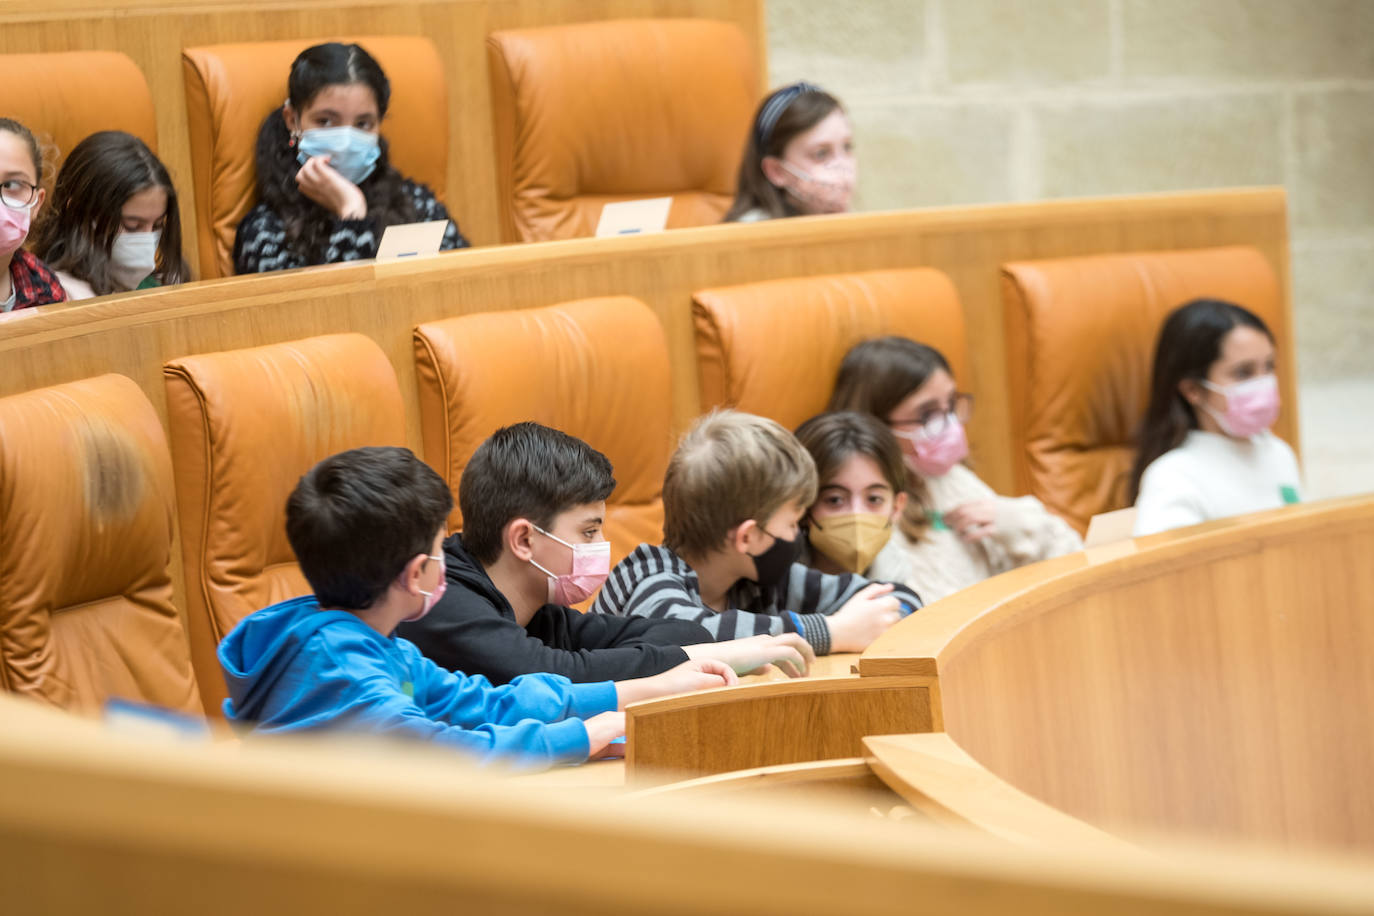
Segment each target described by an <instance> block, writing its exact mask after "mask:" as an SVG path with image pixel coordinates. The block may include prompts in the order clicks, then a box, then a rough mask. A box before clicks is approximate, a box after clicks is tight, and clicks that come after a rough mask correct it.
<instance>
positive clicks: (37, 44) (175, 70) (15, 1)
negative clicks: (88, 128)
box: [0, 0, 768, 265]
mask: <svg viewBox="0 0 1374 916" xmlns="http://www.w3.org/2000/svg"><path fill="white" fill-rule="evenodd" d="M674 16H683V17H700V18H708V19H720V20H724V21H727V22H733V23H735V24H737V25H738V26H739V27H740V28H741V29H742V30H743V31H744V34H745V36H746V37H747V38H749V39H750V40H751V41H753V42H754V43H755V44H756V46H757V48H758V60H759V62H760V73H761V76H760V79H761V82H760V87H759V91H760V95H762V92H763V89H764V86H763V85H762V74H764V73H766V72H767V69H768V68H767V66H766V60H767V57H766V35H765V32H764V29H763V3H762V2H760V0H345V2H325V0H252V2H248V3H235V4H225V3H220V2H214V0H184V2H176V0H170V2H169V0H134V2H125V3H120V4H119V5H118V7H117V8H116V7H112V5H111V4H110V3H108V2H105V0H52V2H45V3H39V4H35V3H29V2H19V0H0V53H32V52H35V51H79V50H93V49H98V50H111V51H122V52H124V53H125V54H127V55H129V57H131V58H133V61H134V63H135V64H137V65H138V67H139V68H140V69H141V70H142V71H143V74H144V76H145V77H146V78H147V80H148V87H149V89H150V90H151V91H152V95H153V107H154V110H155V111H156V114H157V133H158V138H157V139H158V144H157V145H158V155H159V156H160V157H161V158H162V160H163V161H164V162H166V163H167V166H168V168H169V170H170V171H171V174H172V179H173V181H175V182H176V184H177V190H178V196H179V198H180V201H181V210H182V220H183V223H184V224H185V225H186V226H188V227H190V226H194V225H195V222H194V221H195V201H194V199H193V196H192V195H193V193H194V191H193V189H192V187H191V158H190V156H191V152H190V138H189V134H188V131H187V126H186V96H185V87H184V83H183V81H182V69H181V50H182V48H187V47H195V46H198V45H207V44H220V43H224V42H243V41H266V40H273V39H291V38H300V39H302V40H304V41H315V40H328V39H330V38H333V37H337V36H341V35H423V36H425V37H427V38H429V39H430V40H431V41H432V42H434V44H435V46H436V47H437V48H438V51H439V56H440V57H441V58H442V59H443V61H444V68H445V73H444V76H445V79H446V81H447V83H448V109H447V111H445V112H442V113H440V112H436V120H437V122H438V123H437V124H436V126H437V127H438V128H440V129H445V128H446V129H447V130H448V134H449V167H448V188H449V193H448V200H447V201H446V203H447V204H448V208H449V211H450V212H451V213H452V214H453V216H454V218H455V219H456V220H458V223H459V225H460V226H461V227H462V229H463V233H464V234H465V235H467V236H468V238H469V239H471V240H472V242H473V243H474V244H477V245H491V244H495V243H496V242H497V241H498V240H499V238H500V230H499V223H498V219H497V212H498V210H497V200H496V188H495V183H496V162H495V138H494V135H493V133H492V116H491V91H490V82H489V75H488V70H487V52H486V44H485V43H486V37H487V35H488V34H489V33H491V32H493V31H497V30H499V29H512V28H526V27H530V26H539V25H558V24H562V23H569V22H587V21H593V20H598V19H621V18H630V17H656V18H663V17H674ZM285 79H286V74H285V73H283V74H282V80H283V83H284V82H285ZM266 115H267V112H265V111H264V112H263V116H264V117H266ZM444 118H446V119H447V123H446V124H445V123H444ZM64 152H65V151H64ZM183 239H184V240H185V244H186V246H187V251H186V254H187V257H188V258H189V259H190V261H191V263H193V264H197V265H198V264H199V263H200V260H199V256H198V253H197V252H196V251H195V245H196V234H195V232H194V231H191V230H189V229H188V230H187V231H185V232H184V233H183Z"/></svg>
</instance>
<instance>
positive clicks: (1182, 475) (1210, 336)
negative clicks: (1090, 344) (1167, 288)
mask: <svg viewBox="0 0 1374 916" xmlns="http://www.w3.org/2000/svg"><path fill="white" fill-rule="evenodd" d="M1278 414H1279V389H1278V381H1277V379H1276V378H1275V376H1274V335H1273V334H1272V333H1270V331H1269V328H1268V327H1267V326H1266V325H1265V323H1264V321H1263V320H1261V319H1260V317H1259V316H1258V315H1256V314H1255V313H1254V312H1251V311H1250V310H1248V309H1245V308H1242V307H1241V306H1239V305H1235V304H1234V303H1231V302H1223V301H1221V300H1218V299H1195V300H1193V301H1192V302H1189V303H1187V304H1186V305H1183V306H1180V307H1179V308H1177V309H1175V310H1174V311H1173V312H1172V313H1171V314H1170V315H1169V317H1168V318H1167V319H1165V321H1164V326H1163V327H1162V328H1161V329H1160V332H1159V340H1158V342H1157V343H1156V344H1155V358H1154V369H1153V372H1152V375H1151V380H1150V406H1149V407H1148V408H1147V410H1146V411H1145V421H1144V423H1143V424H1142V426H1141V433H1140V448H1139V450H1138V451H1137V452H1136V457H1135V464H1134V466H1133V467H1132V469H1131V480H1130V496H1131V500H1132V501H1133V502H1134V503H1135V505H1136V510H1137V511H1136V523H1135V533H1136V534H1137V535H1141V534H1153V533H1154V532H1157V531H1166V530H1168V529H1171V528H1181V527H1183V526H1185V525H1195V524H1197V523H1199V522H1204V521H1207V520H1208V519H1213V518H1225V517H1227V516H1231V515H1241V514H1244V513H1246V512H1257V511H1259V510H1261V509H1272V508H1277V507H1278V506H1282V505H1284V504H1286V503H1293V502H1298V501H1299V499H1300V498H1301V490H1300V479H1299V472H1298V462H1297V458H1296V457H1295V456H1294V455H1293V450H1292V449H1291V448H1289V447H1288V444H1287V443H1285V442H1284V441H1283V440H1282V439H1280V438H1278V437H1277V436H1275V435H1274V434H1273V433H1271V432H1269V427H1270V426H1272V425H1273V423H1274V420H1276V419H1277V418H1278Z"/></svg>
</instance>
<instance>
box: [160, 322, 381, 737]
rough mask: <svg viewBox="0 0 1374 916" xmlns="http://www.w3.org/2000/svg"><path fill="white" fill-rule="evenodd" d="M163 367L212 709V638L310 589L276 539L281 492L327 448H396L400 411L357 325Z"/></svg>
mask: <svg viewBox="0 0 1374 916" xmlns="http://www.w3.org/2000/svg"><path fill="white" fill-rule="evenodd" d="M163 374H164V377H165V380H166V384H167V420H168V427H169V429H170V433H171V442H172V456H173V461H174V467H175V479H176V493H177V507H178V513H179V517H180V520H181V544H182V558H183V564H182V565H183V567H184V569H185V571H186V592H187V616H188V620H189V629H190V634H191V649H192V655H193V658H194V659H195V663H196V670H197V673H198V674H199V675H200V686H201V693H202V695H203V696H204V697H205V702H206V707H207V710H208V711H211V712H217V711H218V707H219V700H221V699H223V697H224V679H223V676H222V675H221V674H220V670H219V663H218V662H217V661H216V659H215V647H216V646H217V645H218V644H219V641H220V640H221V639H223V638H224V637H225V635H226V634H228V632H229V631H230V630H232V629H233V628H234V626H235V624H237V623H238V622H239V621H240V620H242V619H243V618H244V617H246V616H248V615H249V614H251V613H253V612H254V611H258V610H261V609H262V608H264V607H267V606H268V605H270V604H274V603H276V602H278V601H283V600H285V599H287V598H292V597H295V596H297V595H304V594H308V593H309V592H310V587H309V585H307V584H306V581H305V577H304V576H303V575H301V571H300V567H298V566H297V565H296V558H295V555H294V554H293V553H292V552H291V545H290V544H289V543H288V542H287V540H286V499H287V497H288V496H290V495H291V491H292V490H293V489H295V486H296V483H297V481H299V480H300V478H301V475H302V474H304V473H305V472H306V471H308V470H310V468H312V467H313V466H314V465H315V464H316V463H317V462H319V461H321V460H322V459H324V458H327V457H329V456H330V455H333V454H335V453H337V452H342V451H345V450H347V449H351V448H358V447H360V446H365V445H401V446H403V445H405V444H406V443H405V421H404V417H405V410H404V407H403V406H402V403H401V390H400V387H399V386H398V385H397V383H396V374H395V372H394V370H393V369H392V367H391V363H390V362H388V361H387V358H386V355H385V354H384V353H383V352H382V350H381V348H380V347H378V346H377V344H376V343H374V342H373V341H372V339H371V338H368V337H364V336H362V335H361V334H336V335H330V336H327V337H312V338H309V339H307V340H300V341H294V342H291V343H282V344H273V345H271V346H266V347H255V348H253V349H248V350H230V351H227V352H224V353H207V354H203V355H201V356H188V357H184V358H182V359H177V360H173V361H172V362H170V363H168V364H167V365H166V366H165V367H164V368H163Z"/></svg>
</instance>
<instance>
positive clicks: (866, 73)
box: [767, 0, 925, 103]
mask: <svg viewBox="0 0 1374 916" xmlns="http://www.w3.org/2000/svg"><path fill="white" fill-rule="evenodd" d="M767 14H768V58H769V60H768V71H769V82H770V85H772V86H779V85H782V84H784V83H790V82H793V81H795V80H799V79H807V80H810V81H812V82H814V83H818V84H820V85H821V86H823V87H824V88H825V89H827V90H829V91H830V92H833V93H834V94H835V95H837V96H839V98H840V99H842V100H843V101H845V102H846V103H852V102H854V101H857V100H860V99H862V98H864V97H872V96H892V95H898V94H905V93H911V92H914V91H916V90H917V89H918V88H919V87H920V86H921V68H922V66H923V62H924V59H925V52H924V47H925V0H863V2H862V3H842V2H835V0H768V4H767Z"/></svg>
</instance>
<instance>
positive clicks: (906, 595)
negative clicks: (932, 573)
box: [781, 563, 924, 617]
mask: <svg viewBox="0 0 1374 916" xmlns="http://www.w3.org/2000/svg"><path fill="white" fill-rule="evenodd" d="M872 584H873V581H872V580H869V579H865V578H864V577H863V576H858V575H855V574H853V573H841V574H840V575H837V576H835V575H831V574H829V573H823V572H821V571H820V570H819V569H812V568H811V567H809V566H806V565H805V564H802V563H793V564H792V568H791V569H789V570H788V571H787V584H786V587H785V589H784V591H783V594H782V596H781V606H782V607H784V608H786V609H787V610H789V611H796V612H797V613H798V614H802V615H807V614H820V615H823V616H827V617H828V616H830V615H831V614H834V613H836V612H837V611H839V610H840V608H842V607H844V606H845V605H846V604H848V603H849V600H850V599H851V598H853V597H854V596H855V595H857V594H858V593H859V592H861V591H863V590H864V589H865V588H867V587H868V586H870V585H872ZM881 584H883V585H891V586H892V597H894V598H896V599H897V600H898V602H900V603H901V604H903V605H905V606H904V607H903V608H902V613H903V614H909V613H911V612H912V611H914V610H917V609H918V608H921V607H923V606H924V602H922V601H921V597H920V596H919V595H917V594H916V592H914V591H912V590H911V589H910V588H908V587H907V586H905V585H902V584H901V583H899V582H890V583H889V582H884V583H881Z"/></svg>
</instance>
